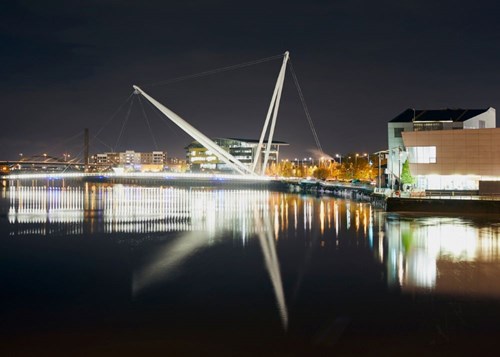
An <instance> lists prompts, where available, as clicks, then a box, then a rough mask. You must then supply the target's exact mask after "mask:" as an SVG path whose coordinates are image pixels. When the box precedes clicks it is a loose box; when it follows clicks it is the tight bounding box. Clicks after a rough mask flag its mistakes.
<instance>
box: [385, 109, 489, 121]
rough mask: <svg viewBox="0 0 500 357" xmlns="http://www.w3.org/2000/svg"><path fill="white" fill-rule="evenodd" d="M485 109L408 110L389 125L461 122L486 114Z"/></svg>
mask: <svg viewBox="0 0 500 357" xmlns="http://www.w3.org/2000/svg"><path fill="white" fill-rule="evenodd" d="M489 109H490V108H486V109H433V110H421V109H411V108H408V109H406V110H405V111H404V112H402V113H401V114H399V115H398V116H397V117H395V118H394V119H392V120H391V121H390V123H411V122H433V121H452V122H463V121H466V120H468V119H470V118H473V117H475V116H477V115H480V114H483V113H485V112H487V111H488V110H489Z"/></svg>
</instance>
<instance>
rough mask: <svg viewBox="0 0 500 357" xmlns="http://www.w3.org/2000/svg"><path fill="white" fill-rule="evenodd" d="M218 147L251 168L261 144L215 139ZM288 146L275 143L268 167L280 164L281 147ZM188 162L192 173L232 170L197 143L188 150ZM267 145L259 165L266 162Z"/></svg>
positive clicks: (282, 143) (279, 142) (234, 139)
mask: <svg viewBox="0 0 500 357" xmlns="http://www.w3.org/2000/svg"><path fill="white" fill-rule="evenodd" d="M212 140H213V141H214V142H215V143H216V144H217V145H219V146H220V147H222V148H223V149H224V150H226V151H227V152H229V153H230V154H231V155H232V156H234V157H235V158H236V159H238V160H239V161H240V162H241V163H242V164H244V165H246V166H248V167H249V168H251V167H252V166H253V161H254V157H255V152H256V150H257V146H258V144H259V141H258V140H254V139H238V138H215V139H212ZM284 145H288V143H285V142H283V141H273V142H272V144H271V149H270V152H269V161H268V165H272V164H273V163H277V162H278V158H279V149H280V146H284ZM185 149H186V158H187V162H188V164H189V165H190V167H191V171H209V170H214V171H230V170H231V168H230V167H229V166H228V165H226V164H225V163H224V162H222V161H220V160H219V159H218V158H217V156H215V155H214V154H213V153H212V152H211V151H210V150H208V149H206V148H205V147H204V146H203V145H201V144H200V143H198V142H197V141H193V142H192V143H191V144H189V145H188V146H187V147H186V148H185ZM265 150H266V144H265V143H264V144H263V147H262V152H261V155H260V158H259V163H260V162H263V160H264V152H265Z"/></svg>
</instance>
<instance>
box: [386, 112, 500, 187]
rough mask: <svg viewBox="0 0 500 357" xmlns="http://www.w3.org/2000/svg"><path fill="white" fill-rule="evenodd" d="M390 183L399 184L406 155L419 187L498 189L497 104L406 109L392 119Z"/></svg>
mask: <svg viewBox="0 0 500 357" xmlns="http://www.w3.org/2000/svg"><path fill="white" fill-rule="evenodd" d="M388 145H389V152H388V154H389V155H388V167H387V174H388V178H389V180H388V182H389V185H390V187H391V188H393V189H399V188H400V187H401V184H400V177H401V172H402V166H403V164H404V162H405V161H406V160H407V159H408V162H409V164H410V165H409V166H410V172H411V174H412V176H413V177H414V178H415V179H416V183H415V185H416V187H417V188H419V189H423V190H439V191H448V190H449V191H462V190H463V191H481V190H482V189H484V190H486V191H492V192H486V193H494V192H495V191H497V192H498V193H500V128H496V112H495V109H494V108H491V107H490V108H486V109H440V110H420V109H407V110H405V111H403V112H402V113H401V114H399V115H398V116H396V117H395V118H394V119H392V120H391V121H390V122H389V123H388Z"/></svg>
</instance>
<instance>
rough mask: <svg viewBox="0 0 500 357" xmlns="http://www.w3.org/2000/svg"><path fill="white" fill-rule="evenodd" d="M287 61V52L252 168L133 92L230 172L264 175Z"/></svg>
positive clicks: (186, 123)
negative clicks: (262, 152) (261, 160)
mask: <svg viewBox="0 0 500 357" xmlns="http://www.w3.org/2000/svg"><path fill="white" fill-rule="evenodd" d="M288 59H289V53H288V51H287V52H285V54H284V56H283V62H282V64H281V69H280V72H279V75H278V79H277V81H276V86H275V88H274V92H273V95H272V98H271V104H270V105H269V109H268V112H267V115H266V119H265V122H264V127H263V128H262V133H261V136H260V139H259V143H258V145H257V148H256V151H255V157H254V161H253V162H254V165H253V167H251V168H249V167H248V166H247V165H245V164H243V163H242V162H241V161H240V160H238V159H237V158H235V157H234V156H233V155H231V154H230V153H229V152H228V151H226V150H224V149H223V148H221V147H220V146H219V145H217V144H216V143H215V142H214V141H213V140H211V139H210V138H208V137H207V136H206V135H205V134H203V133H202V132H201V131H199V130H198V129H196V128H195V127H193V126H192V125H191V124H189V123H188V122H187V121H186V120H184V119H183V118H181V117H180V116H179V115H178V114H176V113H174V112H173V111H172V110H170V109H169V108H167V107H166V106H164V105H163V104H161V103H160V102H158V101H157V100H155V99H154V98H152V97H151V96H150V95H148V94H147V93H146V92H144V91H143V90H142V89H141V88H139V87H138V86H136V85H134V86H133V87H134V91H135V94H141V95H142V96H144V98H146V99H147V100H148V101H149V102H151V104H153V105H154V106H155V107H156V108H157V109H158V110H159V111H160V112H162V113H163V114H164V115H165V116H166V117H167V118H169V119H170V120H171V121H172V122H174V123H175V124H176V125H177V126H179V128H181V129H182V130H184V131H185V132H186V133H187V134H189V135H190V136H191V137H192V138H193V139H194V140H196V141H197V142H198V143H200V144H201V145H202V146H203V147H204V148H206V149H207V150H210V152H211V153H213V155H214V156H216V157H217V159H218V160H220V161H222V162H224V163H225V164H226V165H227V166H228V167H230V168H231V169H232V170H234V171H236V172H238V173H239V174H241V175H248V176H257V175H259V174H262V175H263V174H265V169H266V167H267V163H268V160H269V155H270V151H271V147H272V142H273V135H274V129H275V126H276V118H277V115H278V110H279V105H280V100H281V93H282V90H283V83H284V81H285V72H286V65H287V62H288ZM266 133H268V138H267V144H266V146H265V147H266V150H265V151H264V160H263V162H262V166H261V167H260V168H259V167H257V164H258V162H259V161H260V160H258V158H260V155H261V151H262V149H263V147H264V141H265V137H266Z"/></svg>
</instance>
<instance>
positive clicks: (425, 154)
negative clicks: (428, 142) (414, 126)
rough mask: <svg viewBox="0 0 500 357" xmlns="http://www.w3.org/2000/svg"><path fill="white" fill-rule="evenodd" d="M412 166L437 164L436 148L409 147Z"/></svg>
mask: <svg viewBox="0 0 500 357" xmlns="http://www.w3.org/2000/svg"><path fill="white" fill-rule="evenodd" d="M408 157H409V161H410V164H435V163H436V147H435V146H410V147H408Z"/></svg>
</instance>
